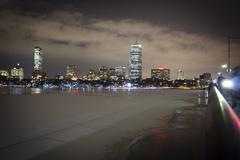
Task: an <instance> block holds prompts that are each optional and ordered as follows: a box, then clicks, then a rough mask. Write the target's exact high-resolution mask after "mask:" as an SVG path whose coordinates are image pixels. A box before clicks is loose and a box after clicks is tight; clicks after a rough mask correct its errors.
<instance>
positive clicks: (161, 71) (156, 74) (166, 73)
mask: <svg viewBox="0 0 240 160" xmlns="http://www.w3.org/2000/svg"><path fill="white" fill-rule="evenodd" d="M151 78H152V79H159V80H170V69H167V68H158V69H151Z"/></svg>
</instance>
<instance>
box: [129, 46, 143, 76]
mask: <svg viewBox="0 0 240 160" xmlns="http://www.w3.org/2000/svg"><path fill="white" fill-rule="evenodd" d="M128 76H129V79H130V80H136V79H142V46H141V45H140V44H138V43H137V42H136V43H135V44H133V45H131V54H130V59H129V71H128Z"/></svg>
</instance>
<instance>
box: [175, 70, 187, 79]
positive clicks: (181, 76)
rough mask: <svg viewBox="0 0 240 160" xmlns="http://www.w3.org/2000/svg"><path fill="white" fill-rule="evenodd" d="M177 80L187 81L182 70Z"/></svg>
mask: <svg viewBox="0 0 240 160" xmlns="http://www.w3.org/2000/svg"><path fill="white" fill-rule="evenodd" d="M177 79H178V80H184V79H185V75H184V72H183V71H182V70H181V69H179V70H178V72H177Z"/></svg>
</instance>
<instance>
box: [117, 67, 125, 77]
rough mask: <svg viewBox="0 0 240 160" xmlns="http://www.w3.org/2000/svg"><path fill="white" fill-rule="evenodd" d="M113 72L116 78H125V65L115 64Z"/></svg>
mask: <svg viewBox="0 0 240 160" xmlns="http://www.w3.org/2000/svg"><path fill="white" fill-rule="evenodd" d="M115 73H116V76H117V80H123V79H125V78H126V67H124V66H116V67H115Z"/></svg>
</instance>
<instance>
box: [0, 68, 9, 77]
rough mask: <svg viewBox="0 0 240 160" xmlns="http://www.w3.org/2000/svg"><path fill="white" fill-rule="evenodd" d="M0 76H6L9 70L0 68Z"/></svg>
mask: <svg viewBox="0 0 240 160" xmlns="http://www.w3.org/2000/svg"><path fill="white" fill-rule="evenodd" d="M0 76H1V77H6V78H8V77H9V72H8V71H7V70H0Z"/></svg>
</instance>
